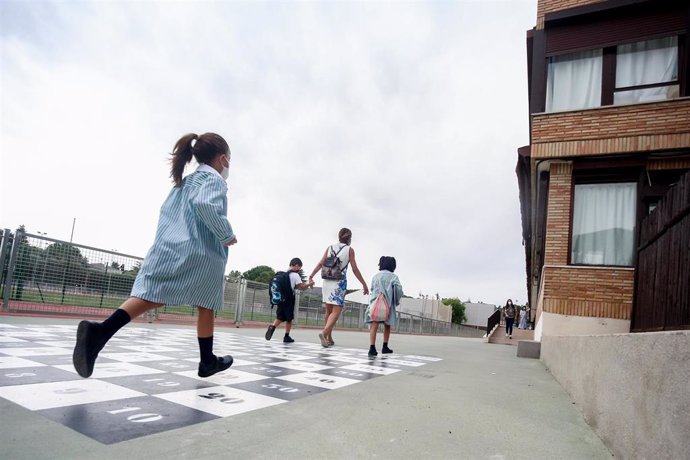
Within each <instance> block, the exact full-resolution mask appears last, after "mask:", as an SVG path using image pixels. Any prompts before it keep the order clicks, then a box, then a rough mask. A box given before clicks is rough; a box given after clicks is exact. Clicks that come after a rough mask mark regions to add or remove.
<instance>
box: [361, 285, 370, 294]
mask: <svg viewBox="0 0 690 460" xmlns="http://www.w3.org/2000/svg"><path fill="white" fill-rule="evenodd" d="M362 293H363V294H364V295H369V288H368V287H367V285H366V284H364V285H363V287H362Z"/></svg>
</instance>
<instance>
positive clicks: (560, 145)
mask: <svg viewBox="0 0 690 460" xmlns="http://www.w3.org/2000/svg"><path fill="white" fill-rule="evenodd" d="M531 134H532V156H533V157H535V158H557V157H563V156H582V155H597V154H601V155H603V154H612V153H626V152H643V151H651V150H661V149H677V148H689V147H690V98H681V99H672V100H668V101H663V102H655V103H645V104H634V105H625V106H607V107H599V108H595V109H588V110H577V111H572V112H558V113H550V114H538V115H533V116H532V132H531Z"/></svg>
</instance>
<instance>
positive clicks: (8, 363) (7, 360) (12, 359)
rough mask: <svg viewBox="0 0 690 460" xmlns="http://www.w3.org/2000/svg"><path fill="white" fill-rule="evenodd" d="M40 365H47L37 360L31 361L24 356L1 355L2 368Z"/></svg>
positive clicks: (0, 365) (0, 366)
mask: <svg viewBox="0 0 690 460" xmlns="http://www.w3.org/2000/svg"><path fill="white" fill-rule="evenodd" d="M39 366H45V364H41V363H37V362H36V361H29V360H28V359H24V358H17V357H16V356H0V369H14V368H17V367H39Z"/></svg>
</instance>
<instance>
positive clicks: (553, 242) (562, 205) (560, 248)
mask: <svg viewBox="0 0 690 460" xmlns="http://www.w3.org/2000/svg"><path fill="white" fill-rule="evenodd" d="M572 171H573V166H572V164H570V163H554V164H552V165H551V170H550V180H549V202H548V206H547V214H546V248H545V251H544V262H545V264H546V265H564V264H567V263H568V239H569V234H570V202H571V199H570V195H571V193H572V181H573V178H572Z"/></svg>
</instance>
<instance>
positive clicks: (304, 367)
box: [266, 361, 333, 372]
mask: <svg viewBox="0 0 690 460" xmlns="http://www.w3.org/2000/svg"><path fill="white" fill-rule="evenodd" d="M266 365H267V366H276V367H283V368H285V369H292V370H295V371H303V372H316V371H322V370H324V369H331V368H332V367H333V366H324V365H323V364H315V363H305V362H302V361H279V362H277V363H266Z"/></svg>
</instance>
